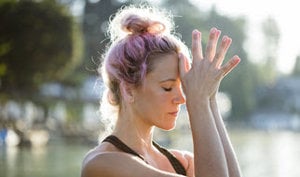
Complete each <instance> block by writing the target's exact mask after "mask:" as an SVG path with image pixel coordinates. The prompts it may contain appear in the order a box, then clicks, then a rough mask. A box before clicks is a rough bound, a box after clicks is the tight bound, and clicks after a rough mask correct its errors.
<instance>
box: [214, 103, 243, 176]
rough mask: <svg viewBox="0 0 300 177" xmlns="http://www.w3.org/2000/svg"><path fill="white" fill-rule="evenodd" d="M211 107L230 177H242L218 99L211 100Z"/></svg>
mask: <svg viewBox="0 0 300 177" xmlns="http://www.w3.org/2000/svg"><path fill="white" fill-rule="evenodd" d="M210 107H211V110H212V114H213V117H214V120H215V123H216V127H217V131H218V134H219V136H220V139H221V142H222V145H223V149H224V153H225V157H226V161H227V165H228V171H229V176H230V177H240V176H241V172H240V168H239V164H238V161H237V158H236V155H235V153H234V150H233V147H232V144H231V142H230V139H229V136H228V133H227V131H226V127H225V125H224V122H223V119H222V116H221V114H220V111H219V109H218V104H217V101H216V99H215V98H214V99H211V100H210Z"/></svg>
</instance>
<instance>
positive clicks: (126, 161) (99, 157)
mask: <svg viewBox="0 0 300 177" xmlns="http://www.w3.org/2000/svg"><path fill="white" fill-rule="evenodd" d="M114 176H122V177H134V176H144V177H153V176H157V177H178V175H176V174H171V173H168V172H164V171H161V170H158V169H156V168H154V167H152V166H150V165H148V164H146V163H145V162H144V161H142V160H141V159H140V158H138V157H135V156H132V155H129V154H126V153H123V152H103V151H97V150H92V151H90V152H89V153H88V154H87V155H86V157H85V159H84V160H83V164H82V169H81V177H114Z"/></svg>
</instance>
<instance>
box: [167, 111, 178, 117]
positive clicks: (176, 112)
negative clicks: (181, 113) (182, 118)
mask: <svg viewBox="0 0 300 177" xmlns="http://www.w3.org/2000/svg"><path fill="white" fill-rule="evenodd" d="M169 114H170V115H172V116H175V117H176V116H177V114H178V111H174V112H170V113H169Z"/></svg>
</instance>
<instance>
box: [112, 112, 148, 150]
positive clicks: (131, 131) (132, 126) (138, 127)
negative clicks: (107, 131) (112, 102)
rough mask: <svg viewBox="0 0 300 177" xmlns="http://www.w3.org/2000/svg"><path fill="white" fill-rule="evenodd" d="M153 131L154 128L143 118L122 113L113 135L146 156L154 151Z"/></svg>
mask: <svg viewBox="0 0 300 177" xmlns="http://www.w3.org/2000/svg"><path fill="white" fill-rule="evenodd" d="M153 131H154V127H153V126H150V125H148V124H146V123H145V122H144V121H143V118H141V117H137V116H134V115H133V114H131V113H130V112H128V111H120V113H119V117H118V120H117V122H116V126H115V129H114V131H113V134H114V135H116V136H117V137H118V138H120V139H121V140H122V141H124V143H125V144H126V145H128V146H129V147H130V148H132V149H134V150H136V151H137V152H138V153H140V154H142V155H143V154H144V155H145V154H148V153H149V152H150V151H152V150H153V146H152V139H153Z"/></svg>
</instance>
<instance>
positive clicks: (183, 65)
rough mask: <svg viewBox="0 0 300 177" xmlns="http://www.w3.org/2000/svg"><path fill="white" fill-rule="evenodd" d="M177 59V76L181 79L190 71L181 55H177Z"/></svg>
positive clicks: (188, 65)
mask: <svg viewBox="0 0 300 177" xmlns="http://www.w3.org/2000/svg"><path fill="white" fill-rule="evenodd" d="M178 58H179V76H180V78H183V77H184V76H185V74H186V73H187V72H188V71H189V70H190V68H191V67H190V64H189V62H188V60H187V58H186V57H185V56H184V55H183V54H182V53H179V54H178Z"/></svg>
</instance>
